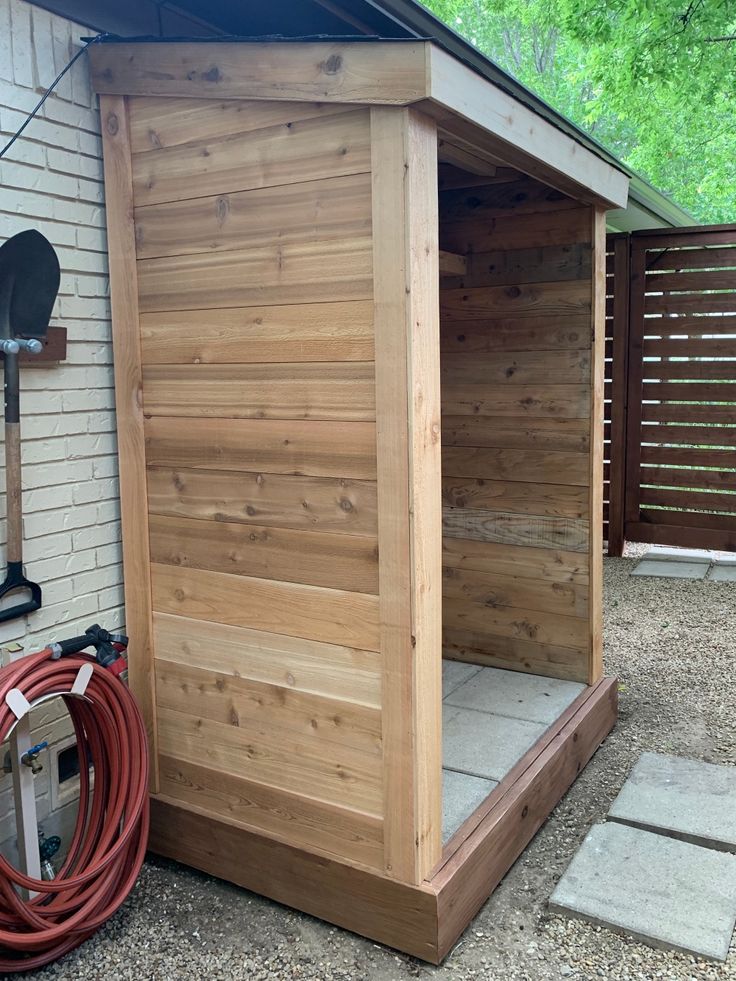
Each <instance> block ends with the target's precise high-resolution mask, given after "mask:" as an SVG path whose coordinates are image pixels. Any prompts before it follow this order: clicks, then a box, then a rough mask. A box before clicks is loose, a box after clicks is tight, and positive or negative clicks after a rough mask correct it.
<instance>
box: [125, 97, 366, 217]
mask: <svg viewBox="0 0 736 981" xmlns="http://www.w3.org/2000/svg"><path fill="white" fill-rule="evenodd" d="M368 171H370V136H369V120H368V113H367V111H366V110H357V111H349V112H345V113H341V114H340V115H338V116H330V117H327V118H325V119H303V120H297V122H295V123H294V124H293V125H291V126H272V127H271V128H269V129H259V130H256V131H255V132H252V133H234V134H232V135H229V136H224V137H216V138H215V139H211V140H201V141H198V142H197V143H189V144H186V145H183V146H176V147H172V148H171V149H165V150H155V151H153V152H151V153H141V154H135V155H134V156H133V195H134V198H135V205H136V207H137V208H140V207H142V206H143V205H147V204H159V203H161V202H164V201H182V200H187V199H189V198H195V197H196V198H200V197H205V196H207V195H210V194H227V193H230V192H232V191H247V190H250V189H251V188H256V187H275V186H278V185H281V184H296V183H301V182H303V181H309V180H321V179H323V178H327V177H340V176H344V175H346V174H365V173H368Z"/></svg>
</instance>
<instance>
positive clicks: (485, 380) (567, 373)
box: [440, 351, 590, 386]
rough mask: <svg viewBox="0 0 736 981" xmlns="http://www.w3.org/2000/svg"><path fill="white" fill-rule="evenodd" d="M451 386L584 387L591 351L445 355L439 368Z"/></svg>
mask: <svg viewBox="0 0 736 981" xmlns="http://www.w3.org/2000/svg"><path fill="white" fill-rule="evenodd" d="M440 377H441V379H442V382H443V383H445V384H448V385H461V384H463V383H465V384H468V385H489V386H490V385H505V384H513V385H534V384H540V385H544V384H546V383H547V382H548V381H549V380H550V379H553V380H554V382H555V383H556V384H559V385H575V384H584V383H585V382H586V381H587V380H588V378H589V377H590V352H589V351H514V352H510V353H508V354H499V353H498V352H495V353H494V354H484V353H480V352H478V353H475V354H474V355H473V357H472V358H469V357H468V356H467V354H466V353H464V352H463V353H462V354H449V353H448V354H446V355H445V356H444V357H443V358H442V363H441V366H440Z"/></svg>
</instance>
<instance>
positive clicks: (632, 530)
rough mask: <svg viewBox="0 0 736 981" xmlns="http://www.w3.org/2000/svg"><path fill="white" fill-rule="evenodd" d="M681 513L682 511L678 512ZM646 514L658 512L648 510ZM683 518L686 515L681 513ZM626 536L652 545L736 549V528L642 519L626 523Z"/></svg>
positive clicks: (634, 540) (631, 539)
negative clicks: (717, 527) (693, 525)
mask: <svg viewBox="0 0 736 981" xmlns="http://www.w3.org/2000/svg"><path fill="white" fill-rule="evenodd" d="M678 513H679V514H683V512H678ZM647 514H649V515H651V514H655V515H656V514H658V512H657V511H648V512H647ZM683 518H685V519H686V518H687V515H685V514H683ZM626 536H627V538H628V539H629V541H632V542H647V543H649V544H652V545H675V546H677V547H679V548H713V549H722V550H724V551H731V552H734V551H736V530H733V531H719V530H715V529H712V528H688V527H687V526H686V525H681V526H672V527H670V526H668V525H659V524H651V523H649V522H644V521H630V522H627V523H626Z"/></svg>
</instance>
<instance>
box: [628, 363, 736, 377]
mask: <svg viewBox="0 0 736 981" xmlns="http://www.w3.org/2000/svg"><path fill="white" fill-rule="evenodd" d="M644 378H646V379H651V378H659V379H662V380H677V379H684V380H687V381H736V361H694V360H693V361H645V362H644Z"/></svg>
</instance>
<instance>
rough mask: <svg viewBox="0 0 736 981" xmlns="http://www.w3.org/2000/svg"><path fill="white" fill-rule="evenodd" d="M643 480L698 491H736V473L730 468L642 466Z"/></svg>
mask: <svg viewBox="0 0 736 981" xmlns="http://www.w3.org/2000/svg"><path fill="white" fill-rule="evenodd" d="M640 479H641V482H642V483H643V484H656V485H657V486H667V487H686V488H687V487H689V488H694V489H695V490H696V491H701V490H713V491H736V473H733V471H728V470H687V469H685V468H684V467H683V468H682V469H677V468H675V467H642V468H641V477H640Z"/></svg>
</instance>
